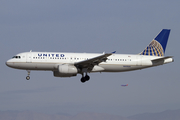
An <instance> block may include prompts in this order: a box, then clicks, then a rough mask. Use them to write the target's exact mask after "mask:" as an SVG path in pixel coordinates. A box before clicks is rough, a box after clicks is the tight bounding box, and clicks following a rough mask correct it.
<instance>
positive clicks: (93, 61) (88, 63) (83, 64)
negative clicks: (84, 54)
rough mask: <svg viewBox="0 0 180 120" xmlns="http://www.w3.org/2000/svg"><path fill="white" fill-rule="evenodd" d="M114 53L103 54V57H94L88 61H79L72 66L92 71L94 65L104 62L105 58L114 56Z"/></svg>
mask: <svg viewBox="0 0 180 120" xmlns="http://www.w3.org/2000/svg"><path fill="white" fill-rule="evenodd" d="M115 52H116V51H114V52H112V53H104V54H103V55H100V56H97V57H94V58H90V59H88V60H84V61H80V62H77V63H74V65H75V66H76V67H78V68H80V69H83V68H88V69H90V70H92V68H93V67H94V66H95V65H98V64H99V63H101V62H106V60H107V57H109V56H110V55H112V54H114V53H115Z"/></svg>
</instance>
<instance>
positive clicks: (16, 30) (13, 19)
mask: <svg viewBox="0 0 180 120" xmlns="http://www.w3.org/2000/svg"><path fill="white" fill-rule="evenodd" d="M179 5H180V1H178V0H172V1H168V0H146V1H144V0H136V1H131V0H130V1H127V0H121V1H120V0H111V1H108V0H91V1H84V0H76V1H75V0H66V1H65V0H64V1H62V0H58V1H57V0H54V1H48V0H31V1H26V0H16V1H7V0H2V1H1V2H0V16H1V19H0V43H1V44H0V55H1V62H0V64H1V65H0V66H1V68H0V71H1V76H0V106H1V107H0V110H2V111H5V110H33V111H40V112H48V113H67V114H76V113H79V112H100V113H109V114H116V115H121V116H129V115H134V114H137V113H144V112H159V111H163V110H167V109H180V102H179V101H180V96H179V91H180V87H179V85H180V76H179V71H180V68H179V67H180V66H179V64H180V62H179V59H180V55H179V50H178V48H179V44H180V42H179V38H180V34H179V30H180V24H179V21H180V15H179V11H180V8H179ZM164 28H165V29H171V33H170V37H169V41H168V45H167V48H166V55H167V56H174V59H175V62H174V63H170V64H166V65H163V66H158V67H154V68H148V69H144V70H138V71H133V72H124V73H101V74H100V73H91V74H90V76H91V80H90V81H88V82H86V83H85V84H82V83H81V82H80V80H79V79H80V78H81V76H80V75H78V76H77V77H72V78H55V77H53V73H52V72H47V71H32V72H31V80H29V81H27V80H25V77H26V76H27V72H26V71H22V70H15V69H11V68H8V67H7V66H6V65H5V62H6V61H7V60H8V59H10V58H11V57H12V56H13V55H15V54H17V53H20V52H26V51H30V50H33V51H52V52H53V51H55V52H91V53H92V52H95V53H102V52H104V51H105V52H112V51H117V54H123V53H124V54H126V53H128V54H137V53H140V52H141V51H142V50H143V49H144V48H145V47H146V46H147V45H148V44H149V43H150V42H151V40H152V39H153V38H154V37H155V36H156V35H157V34H158V33H159V32H160V30H161V29H164ZM127 83H128V84H129V86H128V87H121V84H127Z"/></svg>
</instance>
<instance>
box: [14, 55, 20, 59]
mask: <svg viewBox="0 0 180 120" xmlns="http://www.w3.org/2000/svg"><path fill="white" fill-rule="evenodd" d="M13 58H16V59H21V56H13Z"/></svg>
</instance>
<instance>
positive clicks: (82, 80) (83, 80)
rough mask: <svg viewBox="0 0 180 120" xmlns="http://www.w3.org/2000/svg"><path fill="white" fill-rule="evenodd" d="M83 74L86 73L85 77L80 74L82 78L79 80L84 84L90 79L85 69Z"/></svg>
mask: <svg viewBox="0 0 180 120" xmlns="http://www.w3.org/2000/svg"><path fill="white" fill-rule="evenodd" d="M85 73H86V75H85V77H84V72H83V73H82V78H81V82H82V83H84V82H86V81H88V80H89V79H90V77H89V75H87V69H85Z"/></svg>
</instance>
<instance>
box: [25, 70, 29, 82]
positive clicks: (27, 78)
mask: <svg viewBox="0 0 180 120" xmlns="http://www.w3.org/2000/svg"><path fill="white" fill-rule="evenodd" d="M27 72H28V76H27V77H26V80H29V79H30V71H29V70H27Z"/></svg>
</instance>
